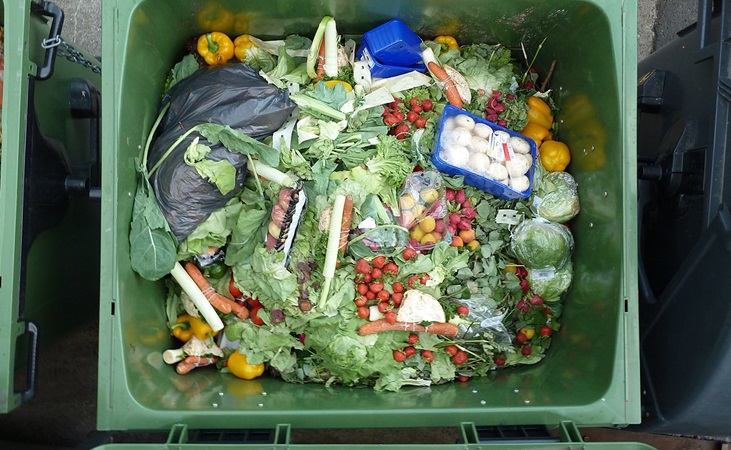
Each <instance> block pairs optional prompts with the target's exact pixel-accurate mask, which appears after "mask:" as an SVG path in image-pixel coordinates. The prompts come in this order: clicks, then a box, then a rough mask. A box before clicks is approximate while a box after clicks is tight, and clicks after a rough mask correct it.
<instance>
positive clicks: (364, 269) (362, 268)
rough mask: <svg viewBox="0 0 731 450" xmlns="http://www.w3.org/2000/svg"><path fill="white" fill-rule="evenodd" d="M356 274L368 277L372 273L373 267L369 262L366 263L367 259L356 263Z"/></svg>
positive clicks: (361, 259)
mask: <svg viewBox="0 0 731 450" xmlns="http://www.w3.org/2000/svg"><path fill="white" fill-rule="evenodd" d="M355 273H362V274H363V275H368V274H369V273H371V265H370V264H368V261H366V260H365V259H363V258H359V259H358V261H356V262H355Z"/></svg>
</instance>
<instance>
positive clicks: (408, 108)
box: [383, 97, 434, 139]
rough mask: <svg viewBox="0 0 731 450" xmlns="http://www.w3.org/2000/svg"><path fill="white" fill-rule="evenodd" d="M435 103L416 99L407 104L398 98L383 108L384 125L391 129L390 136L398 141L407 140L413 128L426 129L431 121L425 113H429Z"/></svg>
mask: <svg viewBox="0 0 731 450" xmlns="http://www.w3.org/2000/svg"><path fill="white" fill-rule="evenodd" d="M433 107H434V103H433V102H432V101H431V100H429V99H425V100H419V99H418V98H416V97H414V98H411V99H409V101H408V103H405V102H404V100H403V99H400V98H397V99H395V100H394V101H392V102H391V103H388V104H386V105H384V107H383V123H384V124H385V125H388V126H389V127H391V130H390V131H389V134H392V135H394V136H396V139H405V138H406V137H407V136H408V135H409V134H410V133H411V131H412V128H425V127H426V123H427V121H428V120H429V119H428V118H427V117H426V116H425V115H423V113H424V112H429V111H431V110H432V108H433Z"/></svg>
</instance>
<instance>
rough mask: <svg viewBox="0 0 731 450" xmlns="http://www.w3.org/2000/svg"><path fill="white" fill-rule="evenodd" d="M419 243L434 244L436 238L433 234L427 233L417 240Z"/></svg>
mask: <svg viewBox="0 0 731 450" xmlns="http://www.w3.org/2000/svg"><path fill="white" fill-rule="evenodd" d="M419 243H420V244H421V245H429V244H436V243H437V238H436V237H435V236H434V235H433V234H431V233H427V234H425V235H424V237H422V238H421V239H420V240H419Z"/></svg>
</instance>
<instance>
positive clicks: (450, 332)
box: [358, 319, 459, 337]
mask: <svg viewBox="0 0 731 450" xmlns="http://www.w3.org/2000/svg"><path fill="white" fill-rule="evenodd" d="M384 331H411V332H426V333H432V334H439V335H442V336H450V337H454V336H456V335H457V333H459V327H458V326H457V325H455V324H453V323H448V322H434V323H432V324H430V325H427V326H423V325H419V324H418V323H413V322H394V323H389V322H388V321H387V320H386V319H380V320H374V321H373V322H368V323H366V324H365V325H361V327H360V328H358V334H359V335H361V336H367V335H369V334H375V333H381V332H384Z"/></svg>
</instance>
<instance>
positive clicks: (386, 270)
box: [383, 262, 398, 276]
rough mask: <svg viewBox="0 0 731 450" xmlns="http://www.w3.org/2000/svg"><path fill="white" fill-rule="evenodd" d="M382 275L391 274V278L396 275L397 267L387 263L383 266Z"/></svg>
mask: <svg viewBox="0 0 731 450" xmlns="http://www.w3.org/2000/svg"><path fill="white" fill-rule="evenodd" d="M383 273H387V274H391V275H393V276H396V275H398V266H397V265H396V264H395V263H392V262H390V263H388V264H386V265H385V266H383Z"/></svg>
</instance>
